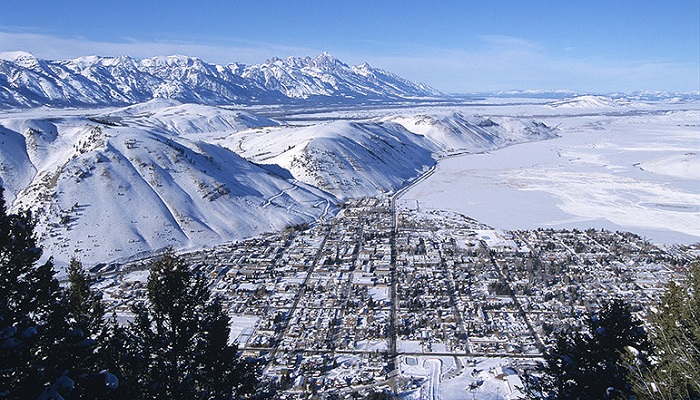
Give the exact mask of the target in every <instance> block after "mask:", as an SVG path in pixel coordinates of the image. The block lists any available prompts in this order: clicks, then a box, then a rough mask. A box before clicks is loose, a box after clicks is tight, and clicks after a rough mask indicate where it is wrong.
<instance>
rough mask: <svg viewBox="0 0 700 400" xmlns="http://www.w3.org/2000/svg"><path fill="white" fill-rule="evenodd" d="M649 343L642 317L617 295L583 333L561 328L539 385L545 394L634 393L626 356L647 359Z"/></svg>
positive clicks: (608, 396)
mask: <svg viewBox="0 0 700 400" xmlns="http://www.w3.org/2000/svg"><path fill="white" fill-rule="evenodd" d="M648 352H649V343H648V341H647V337H646V332H645V330H644V328H643V327H642V323H641V321H639V320H637V319H635V318H634V317H633V316H632V313H631V311H630V309H629V306H628V305H627V304H626V303H624V302H623V301H622V300H619V299H615V300H613V301H611V302H610V303H608V304H606V305H605V306H604V307H603V308H602V310H601V311H600V313H599V314H598V315H592V316H591V317H590V318H589V319H588V320H587V321H586V327H585V329H584V330H583V331H581V332H562V333H560V334H559V335H558V337H557V342H556V344H555V346H554V347H553V348H552V349H550V350H549V351H548V352H547V354H546V355H545V361H546V366H545V370H544V372H545V376H544V377H542V379H541V380H540V382H539V385H538V386H539V387H537V388H534V387H533V386H530V391H531V392H538V394H542V395H544V397H547V398H562V399H613V398H615V399H630V398H633V390H632V389H633V388H632V380H631V376H630V368H629V364H628V361H629V359H630V358H631V357H635V358H636V359H637V360H638V362H640V363H646V358H645V355H647V354H648Z"/></svg>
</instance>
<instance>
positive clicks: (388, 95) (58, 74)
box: [0, 52, 442, 108]
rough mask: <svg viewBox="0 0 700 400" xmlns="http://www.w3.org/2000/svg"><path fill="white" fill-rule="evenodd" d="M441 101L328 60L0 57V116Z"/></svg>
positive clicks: (384, 75) (427, 91) (376, 73)
mask: <svg viewBox="0 0 700 400" xmlns="http://www.w3.org/2000/svg"><path fill="white" fill-rule="evenodd" d="M436 96H442V94H441V93H440V92H438V91H437V90H435V89H433V88H431V87H429V86H426V85H423V84H416V83H413V82H410V81H408V80H406V79H403V78H401V77H399V76H396V75H394V74H392V73H389V72H386V71H383V70H381V69H378V68H373V67H371V66H369V65H368V64H366V63H365V64H362V65H358V66H349V65H347V64H345V63H343V62H341V61H340V60H338V59H336V58H334V57H332V56H331V55H330V54H328V53H323V54H321V55H319V56H318V57H316V58H311V57H305V58H299V57H289V58H287V59H284V60H282V59H279V58H273V59H270V60H268V61H266V62H264V63H262V64H258V65H250V66H246V65H243V64H238V63H234V64H228V65H215V64H209V63H206V62H204V61H202V60H200V59H198V58H193V57H186V56H167V57H153V58H148V59H143V60H135V59H132V58H130V57H126V56H121V57H98V56H90V57H80V58H77V59H74V60H60V61H50V60H42V59H38V58H36V57H34V56H33V55H32V54H30V53H26V52H10V53H2V54H0V108H17V107H37V106H51V107H97V106H100V107H102V106H124V105H131V104H137V103H142V102H146V101H149V100H152V99H156V98H165V99H174V100H178V101H181V102H187V103H199V104H209V105H221V104H279V103H289V102H295V101H296V102H298V101H301V100H305V99H306V100H313V101H315V102H319V101H327V102H333V103H348V102H350V103H352V102H362V101H370V100H383V101H387V100H402V99H403V100H405V99H412V98H426V97H432V98H434V97H436Z"/></svg>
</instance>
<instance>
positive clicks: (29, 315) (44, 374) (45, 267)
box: [0, 187, 72, 399]
mask: <svg viewBox="0 0 700 400" xmlns="http://www.w3.org/2000/svg"><path fill="white" fill-rule="evenodd" d="M2 194H3V189H2V188H1V187H0V396H2V397H4V398H10V399H20V398H21V399H27V398H36V397H37V396H38V395H39V394H41V393H42V392H44V391H45V390H49V388H50V389H51V390H52V392H56V393H59V392H65V391H67V390H69V389H70V386H71V384H72V382H71V380H70V379H59V378H61V375H62V373H63V371H61V370H60V365H59V364H60V363H59V362H58V359H57V358H56V357H55V354H54V353H53V351H52V350H53V348H54V346H55V345H56V343H57V342H58V341H60V340H62V338H63V337H64V335H65V324H64V322H65V321H64V318H62V313H63V309H62V307H61V304H60V303H61V297H60V293H61V291H60V287H59V285H58V281H57V280H56V279H55V277H54V274H55V272H54V270H53V265H52V263H51V261H47V262H45V263H44V264H41V265H39V266H37V265H36V264H37V262H38V261H39V259H40V258H41V254H42V252H41V249H40V248H39V247H38V246H37V243H36V238H35V237H34V227H35V221H34V219H33V218H32V215H31V213H30V212H29V211H25V212H19V213H16V214H7V208H6V206H5V200H4V197H3V195H2Z"/></svg>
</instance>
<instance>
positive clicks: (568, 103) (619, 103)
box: [548, 95, 646, 109]
mask: <svg viewBox="0 0 700 400" xmlns="http://www.w3.org/2000/svg"><path fill="white" fill-rule="evenodd" d="M548 106H549V107H551V108H579V109H581V108H592V109H606V108H613V109H616V108H644V107H646V104H644V103H641V102H636V101H630V100H628V99H625V98H617V99H613V98H610V97H606V96H593V95H585V96H576V97H571V98H567V99H564V100H560V101H554V102H551V103H549V104H548Z"/></svg>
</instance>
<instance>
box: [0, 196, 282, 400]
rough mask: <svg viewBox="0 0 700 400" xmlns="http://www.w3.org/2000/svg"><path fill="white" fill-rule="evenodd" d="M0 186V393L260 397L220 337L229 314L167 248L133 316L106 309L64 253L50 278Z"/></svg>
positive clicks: (29, 226) (255, 369)
mask: <svg viewBox="0 0 700 400" xmlns="http://www.w3.org/2000/svg"><path fill="white" fill-rule="evenodd" d="M2 192H3V189H2V187H0V399H46V400H48V399H155V398H167V399H233V398H264V397H267V396H268V395H269V393H268V392H267V391H266V390H264V388H262V387H261V386H260V384H259V368H260V365H259V363H258V362H256V361H255V360H250V359H244V358H242V357H240V356H239V354H238V353H239V352H238V348H237V346H236V345H232V344H229V329H230V328H229V317H228V315H227V314H226V311H225V310H224V308H223V306H222V304H221V302H220V301H219V299H218V298H217V297H214V296H212V295H211V292H210V290H209V285H208V283H207V281H206V278H205V277H204V276H202V275H200V274H198V273H194V272H192V269H191V268H190V267H189V266H188V265H187V264H186V263H185V262H183V261H182V260H181V259H180V258H178V257H177V256H175V255H174V254H173V253H172V252H168V253H166V254H165V255H164V256H162V257H161V258H159V259H157V260H155V261H153V262H152V263H151V265H150V274H149V277H148V281H147V300H146V301H145V302H143V303H137V304H134V305H133V306H132V307H131V314H132V316H133V318H129V320H128V321H121V322H120V321H118V316H117V315H116V314H114V313H113V314H111V315H107V313H106V310H105V308H104V305H103V302H102V299H101V294H100V293H99V292H97V291H95V290H94V289H93V283H94V282H93V279H92V278H91V276H90V275H89V274H88V273H87V272H85V271H84V269H83V267H82V265H81V264H80V263H79V262H78V261H75V260H73V261H72V262H71V264H70V266H69V268H68V271H67V272H68V284H67V285H66V286H65V287H61V286H60V285H59V282H58V280H57V279H56V271H55V269H54V266H53V264H52V262H51V260H49V261H46V262H44V263H39V260H40V259H41V256H42V250H41V248H40V247H39V246H38V244H37V240H36V237H35V235H34V228H35V221H34V219H33V217H32V215H31V213H30V212H28V211H23V212H18V213H14V214H8V212H7V208H6V205H5V200H4V198H3V196H2Z"/></svg>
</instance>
